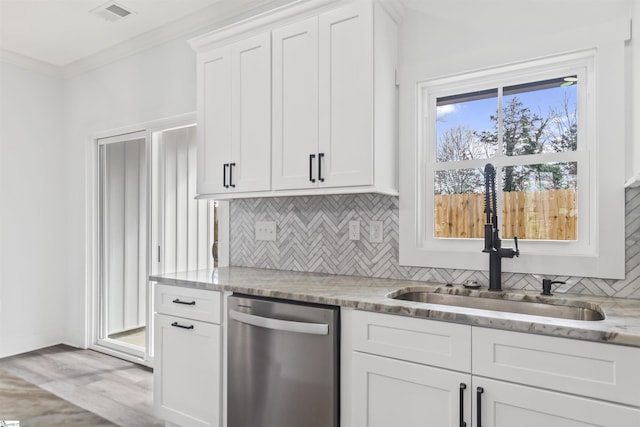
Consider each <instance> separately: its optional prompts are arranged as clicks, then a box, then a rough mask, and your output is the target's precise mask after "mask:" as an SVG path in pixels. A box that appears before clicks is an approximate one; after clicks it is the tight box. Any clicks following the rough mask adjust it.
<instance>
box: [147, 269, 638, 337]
mask: <svg viewBox="0 0 640 427" xmlns="http://www.w3.org/2000/svg"><path fill="white" fill-rule="evenodd" d="M150 280H152V281H157V282H161V283H164V284H169V285H176V286H184V287H190V288H196V289H206V290H215V291H228V292H238V293H242V294H247V295H258V296H264V297H271V298H281V299H287V300H294V301H304V302H311V303H319V304H328V305H336V306H342V307H351V308H355V309H359V310H367V311H375V312H380V313H391V314H397V315H403V316H413V317H422V318H426V319H433V320H440V321H446V322H455V323H462V324H467V325H473V326H483V327H489V328H497V329H507V330H512V331H519V332H530V333H537V334H544V335H551V336H558V337H565V338H575V339H580V340H587V341H598V342H607V343H611V344H622V345H629V346H634V347H640V300H637V299H623V298H606V297H593V296H581V295H573V294H555V295H554V296H546V297H545V296H540V295H539V292H532V291H517V290H507V291H505V292H502V293H496V292H490V293H489V291H486V288H484V289H485V290H484V291H483V290H482V289H481V290H480V291H470V290H468V289H464V288H463V287H462V286H458V285H456V286H453V287H446V286H445V285H444V284H434V283H428V282H416V281H409V280H394V279H378V278H370V277H358V276H338V275H331V274H322V273H304V272H293V271H280V270H268V269H257V268H244V267H223V268H216V269H213V270H199V271H188V272H182V273H169V274H163V275H157V276H153V275H152V276H150ZM398 290H412V291H420V290H426V291H435V292H441V293H455V294H463V295H469V294H478V293H480V294H482V295H483V296H488V297H490V298H502V299H510V300H516V301H529V302H549V301H553V302H554V304H563V303H564V304H566V303H568V302H571V301H580V302H583V303H587V304H588V305H591V304H597V305H598V306H599V307H600V308H601V309H602V311H603V312H604V314H605V317H606V318H605V319H604V320H599V321H582V320H566V319H556V318H552V317H542V316H535V315H526V314H518V313H507V312H500V311H492V310H481V309H474V308H465V307H457V306H449V305H437V304H428V303H422V302H412V301H401V300H394V299H391V298H389V297H388V295H393V294H395V293H397V291H398Z"/></svg>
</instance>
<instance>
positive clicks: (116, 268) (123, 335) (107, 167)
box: [98, 134, 147, 359]
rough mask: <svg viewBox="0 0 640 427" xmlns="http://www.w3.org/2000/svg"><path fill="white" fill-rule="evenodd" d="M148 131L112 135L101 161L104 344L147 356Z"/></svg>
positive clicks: (102, 149)
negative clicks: (145, 134) (146, 134)
mask: <svg viewBox="0 0 640 427" xmlns="http://www.w3.org/2000/svg"><path fill="white" fill-rule="evenodd" d="M145 153H146V138H145V137H144V134H142V135H140V134H132V135H128V136H126V135H125V136H121V137H114V138H108V139H105V140H104V141H101V145H100V146H99V162H100V177H99V185H100V198H99V205H100V206H99V214H100V218H99V219H100V297H99V299H100V301H99V306H100V318H99V332H98V344H100V345H103V346H106V347H109V348H111V349H113V350H116V351H122V352H125V353H127V354H130V355H132V356H136V357H139V358H142V359H144V357H145V347H146V334H145V333H146V325H147V220H146V218H147V197H146V192H147V190H146V185H147V180H146V155H145Z"/></svg>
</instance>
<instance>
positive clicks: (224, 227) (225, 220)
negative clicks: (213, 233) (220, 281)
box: [218, 200, 231, 267]
mask: <svg viewBox="0 0 640 427" xmlns="http://www.w3.org/2000/svg"><path fill="white" fill-rule="evenodd" d="M230 223H231V221H230V220H229V202H228V201H222V200H220V201H218V267H228V266H229V253H230V251H229V224H230Z"/></svg>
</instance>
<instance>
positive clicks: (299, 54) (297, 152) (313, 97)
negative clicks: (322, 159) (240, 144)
mask: <svg viewBox="0 0 640 427" xmlns="http://www.w3.org/2000/svg"><path fill="white" fill-rule="evenodd" d="M317 151H318V18H317V17H313V18H310V19H307V20H304V21H302V22H296V23H294V24H292V25H288V26H286V27H282V28H279V29H277V30H275V31H273V189H274V190H290V189H298V188H312V187H315V186H317V181H316V178H317V165H318V163H317V160H318V157H317ZM313 181H316V182H313Z"/></svg>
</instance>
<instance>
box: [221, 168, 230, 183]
mask: <svg viewBox="0 0 640 427" xmlns="http://www.w3.org/2000/svg"><path fill="white" fill-rule="evenodd" d="M228 167H229V163H225V164H224V167H223V168H222V185H223V186H224V188H229V185H228V184H227V168H228Z"/></svg>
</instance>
